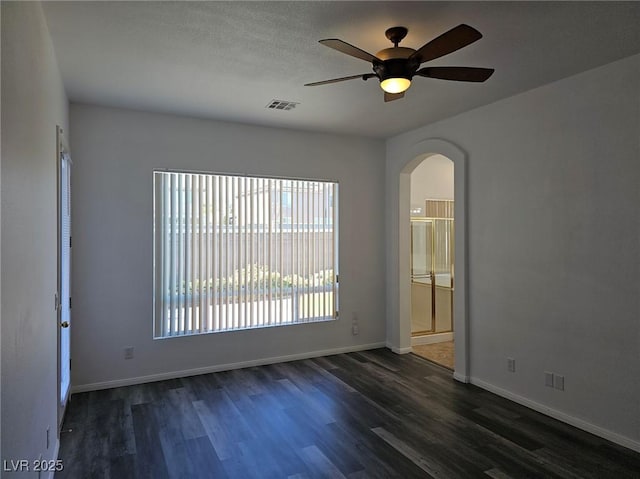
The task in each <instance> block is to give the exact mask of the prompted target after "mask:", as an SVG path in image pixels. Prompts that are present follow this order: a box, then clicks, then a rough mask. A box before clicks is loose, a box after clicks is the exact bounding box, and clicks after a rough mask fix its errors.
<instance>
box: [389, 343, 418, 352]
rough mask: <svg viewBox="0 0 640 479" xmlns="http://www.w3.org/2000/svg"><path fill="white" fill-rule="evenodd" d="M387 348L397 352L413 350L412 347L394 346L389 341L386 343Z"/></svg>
mask: <svg viewBox="0 0 640 479" xmlns="http://www.w3.org/2000/svg"><path fill="white" fill-rule="evenodd" d="M385 346H386V347H387V348H389V349H390V350H391V351H393V352H394V353H396V354H408V353H410V352H411V351H412V349H411V347H408V348H396V347H395V346H392V345H391V344H389V343H387V344H386V345H385Z"/></svg>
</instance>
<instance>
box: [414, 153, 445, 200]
mask: <svg viewBox="0 0 640 479" xmlns="http://www.w3.org/2000/svg"><path fill="white" fill-rule="evenodd" d="M426 199H432V200H435V199H437V200H452V199H453V162H452V161H451V160H450V159H448V158H447V157H445V156H442V155H431V156H429V157H428V158H425V159H424V160H423V161H422V163H420V164H419V165H418V166H417V167H416V168H415V169H414V170H413V172H411V208H418V207H419V208H422V210H423V211H424V202H425V200H426Z"/></svg>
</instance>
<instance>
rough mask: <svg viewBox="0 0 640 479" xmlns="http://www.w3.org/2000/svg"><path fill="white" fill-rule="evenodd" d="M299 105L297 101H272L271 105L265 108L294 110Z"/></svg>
mask: <svg viewBox="0 0 640 479" xmlns="http://www.w3.org/2000/svg"><path fill="white" fill-rule="evenodd" d="M296 105H298V103H296V102H295V101H286V100H271V101H270V102H269V104H268V105H267V106H266V107H265V108H269V109H270V110H285V111H289V110H293V109H294V108H295V107H296Z"/></svg>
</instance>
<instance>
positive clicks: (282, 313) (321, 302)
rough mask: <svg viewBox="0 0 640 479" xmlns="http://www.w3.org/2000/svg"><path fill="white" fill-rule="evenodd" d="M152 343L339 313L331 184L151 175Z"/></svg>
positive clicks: (335, 186)
mask: <svg viewBox="0 0 640 479" xmlns="http://www.w3.org/2000/svg"><path fill="white" fill-rule="evenodd" d="M153 193H154V220H153V223H154V228H153V230H154V233H153V234H154V337H155V338H167V337H173V336H184V335H191V334H202V333H212V332H220V331H231V330H238V329H248V328H261V327H268V326H278V325H288V324H299V323H306V322H315V321H324V320H330V319H334V318H336V317H337V277H338V276H337V274H338V263H337V257H338V254H337V253H338V251H337V244H338V243H337V239H338V228H337V226H338V225H337V201H336V200H337V194H338V184H337V183H334V182H329V181H307V180H285V179H276V178H255V177H243V176H229V175H213V174H199V173H181V172H166V171H156V172H154V189H153Z"/></svg>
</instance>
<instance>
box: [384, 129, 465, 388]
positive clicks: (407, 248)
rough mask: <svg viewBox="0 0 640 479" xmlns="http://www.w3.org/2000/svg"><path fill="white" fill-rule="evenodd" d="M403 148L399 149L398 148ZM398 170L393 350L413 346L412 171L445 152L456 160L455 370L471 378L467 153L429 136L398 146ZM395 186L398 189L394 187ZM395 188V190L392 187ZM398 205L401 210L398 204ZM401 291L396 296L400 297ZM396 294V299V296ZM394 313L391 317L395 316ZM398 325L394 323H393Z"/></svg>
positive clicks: (394, 215) (393, 251) (393, 253)
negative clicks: (410, 224) (411, 270)
mask: <svg viewBox="0 0 640 479" xmlns="http://www.w3.org/2000/svg"><path fill="white" fill-rule="evenodd" d="M398 150H399V151H398ZM398 150H397V151H396V153H397V154H398V155H399V160H400V161H401V164H399V165H398V166H399V171H398V170H396V171H398V173H397V176H396V178H395V181H397V183H396V185H397V188H398V190H397V193H396V194H397V196H395V195H394V196H395V198H394V197H393V196H391V201H392V202H393V203H395V205H394V206H392V208H393V209H395V212H392V215H391V223H390V224H391V227H392V231H393V232H394V236H395V238H392V239H391V244H393V243H395V242H396V241H397V243H396V248H391V250H390V253H389V256H388V258H389V264H390V265H393V266H392V267H394V268H397V269H396V271H397V288H395V289H394V290H392V291H390V294H391V298H390V301H389V303H390V306H391V308H393V309H395V308H397V309H395V311H393V309H392V310H391V314H393V316H395V318H396V321H397V323H396V324H395V328H397V329H395V328H394V329H395V332H397V333H396V334H397V336H396V334H394V336H395V337H396V338H397V342H398V343H397V344H393V343H392V344H391V345H390V347H391V349H392V350H394V351H396V352H399V353H405V352H410V351H411V294H410V292H411V277H410V276H411V272H410V265H409V258H410V256H411V242H410V238H409V228H408V225H409V222H410V211H411V198H410V192H411V172H412V171H413V170H414V169H415V168H416V167H417V166H418V165H419V164H420V163H422V161H423V160H424V159H426V158H428V157H430V156H433V155H436V154H440V155H443V156H446V157H447V158H448V159H449V160H451V161H453V164H454V180H453V182H454V209H455V213H454V217H455V225H456V226H455V231H454V242H455V248H456V254H455V261H454V270H455V277H454V282H455V286H454V300H453V302H454V311H453V321H454V326H453V331H454V338H455V343H454V347H455V369H454V373H453V377H454V379H456V380H458V381H461V382H469V380H470V377H471V371H470V360H469V318H468V313H467V311H468V308H467V302H468V292H467V291H468V290H467V278H468V276H467V267H468V262H467V228H466V227H467V203H466V202H467V198H466V196H467V183H466V182H467V180H466V168H467V165H466V163H467V155H466V153H465V152H464V151H463V150H462V149H460V148H459V147H458V146H456V145H454V144H453V143H450V142H448V141H446V140H442V139H439V138H433V139H427V140H423V141H419V142H416V143H414V144H408V145H403V146H402V147H400V148H398ZM394 189H395V188H394ZM391 191H393V190H391ZM396 208H397V209H396ZM395 295H397V296H395ZM394 296H395V298H394ZM393 316H392V317H393ZM391 324H392V325H393V322H392V323H391Z"/></svg>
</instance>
